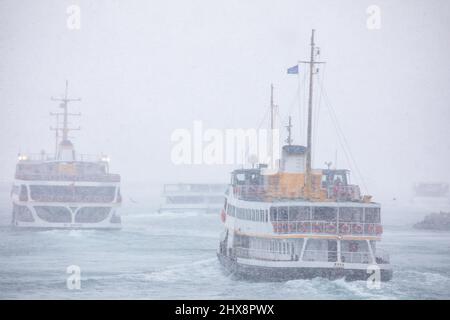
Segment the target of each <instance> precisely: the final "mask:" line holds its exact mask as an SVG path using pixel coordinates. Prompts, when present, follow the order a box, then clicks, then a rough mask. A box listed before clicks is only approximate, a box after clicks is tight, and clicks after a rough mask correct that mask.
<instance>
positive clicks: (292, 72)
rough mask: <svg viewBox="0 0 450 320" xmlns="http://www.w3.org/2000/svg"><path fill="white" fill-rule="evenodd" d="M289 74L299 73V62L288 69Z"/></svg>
mask: <svg viewBox="0 0 450 320" xmlns="http://www.w3.org/2000/svg"><path fill="white" fill-rule="evenodd" d="M287 73H288V74H298V64H297V65H296V66H293V67H290V68H288V69H287Z"/></svg>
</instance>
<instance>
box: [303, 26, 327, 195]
mask: <svg viewBox="0 0 450 320" xmlns="http://www.w3.org/2000/svg"><path fill="white" fill-rule="evenodd" d="M314 31H315V30H314V29H313V30H312V32H311V57H310V60H309V61H300V62H301V63H306V64H309V97H308V129H307V130H308V131H307V145H306V185H305V191H306V192H305V193H306V197H307V198H309V197H310V195H311V188H312V179H311V171H312V169H311V156H312V107H313V79H314V77H313V75H314V66H315V65H316V64H320V63H324V62H320V61H314V55H315V49H316V47H315V44H314Z"/></svg>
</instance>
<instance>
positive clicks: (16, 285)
mask: <svg viewBox="0 0 450 320" xmlns="http://www.w3.org/2000/svg"><path fill="white" fill-rule="evenodd" d="M2 198H4V197H3V195H2ZM133 205H134V204H132V203H129V204H128V205H125V206H124V208H123V209H122V210H121V212H122V222H123V229H122V230H121V231H95V230H86V231H85V230H50V231H22V230H15V229H13V228H12V227H10V225H9V223H10V219H11V215H10V211H11V206H10V204H9V203H8V201H3V200H2V201H1V202H0V298H2V299H17V298H30V299H51V298H58V299H81V298H83V299H119V298H123V299H131V298H133V299H238V298H240V299H450V232H432V231H421V230H415V229H413V228H412V224H413V223H414V222H416V221H418V220H421V219H422V217H423V216H424V215H425V214H426V213H428V212H429V211H430V210H428V209H427V208H422V209H420V210H419V209H417V208H412V207H399V206H391V207H389V208H383V209H382V210H383V211H382V212H383V219H384V222H385V233H384V239H383V241H382V243H381V245H380V247H381V248H383V249H385V250H387V251H389V253H390V256H391V262H392V264H393V267H394V278H393V280H392V281H390V282H388V283H382V285H381V288H380V289H369V288H367V286H366V282H365V281H354V282H346V281H344V280H335V281H330V280H327V279H322V278H316V279H312V280H295V281H287V282H278V283H271V282H258V283H255V282H249V281H242V280H235V279H233V278H230V277H228V276H226V275H225V274H224V273H223V271H222V269H221V266H220V265H219V263H218V261H217V259H216V255H215V252H216V247H217V244H218V237H219V233H220V231H221V229H222V228H221V222H220V219H219V215H218V214H217V215H215V214H201V213H195V212H186V213H183V214H180V213H165V214H158V213H155V210H154V209H150V208H148V209H146V208H145V205H144V206H143V205H139V206H133ZM70 265H77V266H79V267H80V269H81V288H80V290H69V289H68V288H67V285H66V279H67V277H68V276H69V274H67V273H66V268H67V267H68V266H70Z"/></svg>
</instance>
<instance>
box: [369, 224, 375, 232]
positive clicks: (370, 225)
mask: <svg viewBox="0 0 450 320" xmlns="http://www.w3.org/2000/svg"><path fill="white" fill-rule="evenodd" d="M367 233H369V234H374V233H375V225H374V224H369V225H368V226H367Z"/></svg>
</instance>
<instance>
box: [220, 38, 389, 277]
mask: <svg viewBox="0 0 450 320" xmlns="http://www.w3.org/2000/svg"><path fill="white" fill-rule="evenodd" d="M315 49H316V47H315V44H314V30H313V32H312V36H311V59H310V60H309V61H307V62H305V63H307V64H309V71H310V74H309V75H310V77H309V84H310V85H309V101H308V132H307V146H306V147H305V146H301V145H293V144H291V141H292V140H291V139H290V136H289V137H288V139H287V142H288V143H287V144H286V145H284V146H283V147H282V152H281V160H280V163H279V166H278V168H277V170H276V171H275V172H273V170H268V167H267V165H265V164H260V165H257V166H256V167H254V168H251V169H238V170H234V171H233V172H232V173H231V183H230V185H229V187H228V189H227V191H226V193H225V203H224V206H223V209H222V212H221V219H222V222H223V225H224V230H223V232H222V234H221V238H220V244H219V248H218V251H217V256H218V259H219V261H220V263H221V264H222V266H223V267H224V268H225V270H226V272H227V273H231V274H233V275H234V276H236V277H238V278H243V279H255V280H263V281H280V280H281V281H283V280H292V279H301V278H314V277H318V276H319V277H326V278H329V279H337V278H345V279H346V280H367V279H369V278H371V279H378V280H380V281H388V280H390V279H391V278H392V276H393V271H392V268H391V265H390V261H389V260H390V259H389V255H388V254H387V253H385V252H383V251H382V250H380V249H379V248H378V242H379V241H380V240H381V236H382V233H383V227H382V224H381V215H380V209H381V207H380V204H379V203H376V202H373V201H372V197H371V196H367V195H362V194H361V191H360V188H359V186H358V185H355V184H351V183H350V180H349V175H350V172H349V170H345V169H331V168H327V169H312V168H311V150H312V143H311V141H312V126H311V123H312V105H313V104H312V86H313V73H314V71H313V70H315V65H316V63H318V62H316V61H314V58H315ZM271 107H272V108H273V107H274V106H273V92H272V99H271ZM289 129H290V128H289Z"/></svg>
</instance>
